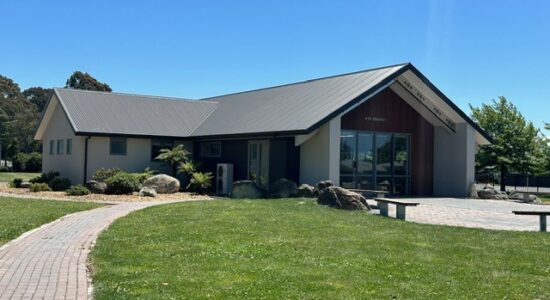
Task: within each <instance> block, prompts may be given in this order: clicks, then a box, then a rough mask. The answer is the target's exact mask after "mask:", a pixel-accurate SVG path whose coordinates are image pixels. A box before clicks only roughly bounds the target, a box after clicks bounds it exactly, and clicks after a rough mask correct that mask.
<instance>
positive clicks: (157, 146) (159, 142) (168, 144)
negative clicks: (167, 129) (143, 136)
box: [151, 139, 174, 160]
mask: <svg viewBox="0 0 550 300" xmlns="http://www.w3.org/2000/svg"><path fill="white" fill-rule="evenodd" d="M172 147H174V141H173V140H167V139H152V140H151V160H155V158H157V156H159V154H160V150H161V149H171V148H172Z"/></svg>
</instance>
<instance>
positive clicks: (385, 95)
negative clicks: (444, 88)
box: [342, 88, 434, 196]
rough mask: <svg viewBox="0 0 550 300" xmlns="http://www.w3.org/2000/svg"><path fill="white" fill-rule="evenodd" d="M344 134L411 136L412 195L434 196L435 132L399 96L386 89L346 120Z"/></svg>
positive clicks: (343, 119)
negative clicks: (381, 133)
mask: <svg viewBox="0 0 550 300" xmlns="http://www.w3.org/2000/svg"><path fill="white" fill-rule="evenodd" d="M342 130H360V131H374V132H393V133H408V134H410V135H411V194H412V195H413V196H429V195H432V194H433V151H434V128H433V126H432V124H430V123H429V122H428V121H426V120H425V119H424V118H422V116H421V115H420V114H418V113H417V112H416V111H415V110H414V109H413V108H412V107H411V106H410V105H408V104H407V103H406V102H405V101H404V100H403V99H401V97H399V95H397V94H396V93H395V92H394V91H392V90H391V89H389V88H388V89H386V90H384V91H382V92H380V93H379V94H378V95H376V96H375V97H374V98H373V99H370V100H368V101H366V102H365V103H363V104H361V105H359V106H358V107H356V108H355V109H353V110H352V111H350V112H349V113H347V114H345V115H344V116H343V117H342Z"/></svg>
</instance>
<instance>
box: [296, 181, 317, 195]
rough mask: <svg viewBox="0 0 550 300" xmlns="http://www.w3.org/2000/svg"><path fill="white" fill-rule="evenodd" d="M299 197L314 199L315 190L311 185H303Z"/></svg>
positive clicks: (299, 190)
mask: <svg viewBox="0 0 550 300" xmlns="http://www.w3.org/2000/svg"><path fill="white" fill-rule="evenodd" d="M298 197H303V198H313V197H315V188H314V187H312V186H311V185H309V184H302V185H301V186H299V187H298Z"/></svg>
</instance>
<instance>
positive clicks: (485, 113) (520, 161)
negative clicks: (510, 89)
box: [470, 97, 541, 191]
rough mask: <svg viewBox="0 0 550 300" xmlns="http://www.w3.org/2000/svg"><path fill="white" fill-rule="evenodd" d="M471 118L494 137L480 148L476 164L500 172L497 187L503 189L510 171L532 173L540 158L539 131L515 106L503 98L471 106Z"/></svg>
mask: <svg viewBox="0 0 550 300" xmlns="http://www.w3.org/2000/svg"><path fill="white" fill-rule="evenodd" d="M470 108H471V110H472V118H473V119H474V120H475V121H476V122H477V123H478V124H479V125H480V126H481V127H482V128H483V129H484V130H485V131H486V132H487V133H489V135H491V137H492V138H493V141H494V142H493V144H491V145H484V146H482V147H481V149H480V151H479V153H478V155H477V156H476V160H477V163H476V165H477V166H478V167H481V168H486V167H493V168H496V169H497V170H499V171H500V189H501V190H502V191H505V190H506V186H505V183H506V175H507V174H508V173H509V172H512V171H515V172H521V173H532V172H534V171H535V168H536V166H537V163H539V158H540V153H541V152H540V149H541V148H540V145H541V144H540V141H541V136H540V134H539V133H540V132H539V130H538V129H537V128H536V127H535V126H534V125H533V123H532V122H527V121H526V120H525V118H524V117H523V116H522V115H521V113H520V112H519V111H518V109H517V108H516V107H515V106H514V105H513V104H512V103H511V102H509V101H508V100H507V99H506V98H505V97H499V100H498V101H496V100H493V102H492V103H491V104H488V105H487V104H483V105H482V106H481V107H480V108H475V107H472V106H471V105H470Z"/></svg>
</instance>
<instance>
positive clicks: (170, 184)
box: [142, 174, 180, 194]
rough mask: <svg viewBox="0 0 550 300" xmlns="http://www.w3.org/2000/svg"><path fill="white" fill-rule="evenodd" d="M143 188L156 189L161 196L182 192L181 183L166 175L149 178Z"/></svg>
mask: <svg viewBox="0 0 550 300" xmlns="http://www.w3.org/2000/svg"><path fill="white" fill-rule="evenodd" d="M142 187H146V188H150V189H154V190H155V191H156V192H157V193H159V194H173V193H177V192H179V190H180V181H179V180H177V179H176V178H174V177H172V176H168V175H166V174H159V175H155V176H152V177H149V178H147V179H146V180H145V181H144V182H143V184H142Z"/></svg>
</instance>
